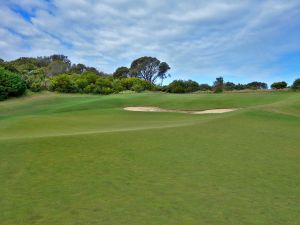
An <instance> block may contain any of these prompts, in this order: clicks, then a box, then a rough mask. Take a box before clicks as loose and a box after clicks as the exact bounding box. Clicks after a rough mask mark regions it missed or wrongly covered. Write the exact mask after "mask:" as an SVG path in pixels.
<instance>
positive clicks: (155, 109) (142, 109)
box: [124, 107, 237, 114]
mask: <svg viewBox="0 0 300 225" xmlns="http://www.w3.org/2000/svg"><path fill="white" fill-rule="evenodd" d="M124 109H125V110H127V111H135V112H179V113H190V114H217V113H227V112H233V111H235V110H237V109H209V110H203V111H186V110H173V109H162V108H158V107H126V108H124Z"/></svg>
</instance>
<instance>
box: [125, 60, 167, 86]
mask: <svg viewBox="0 0 300 225" xmlns="http://www.w3.org/2000/svg"><path fill="white" fill-rule="evenodd" d="M169 69H170V66H169V65H168V64H167V63H166V62H160V61H159V60H158V59H157V58H154V57H147V56H144V57H141V58H138V59H136V60H134V61H133V62H132V63H131V67H130V73H129V74H130V76H131V77H139V78H141V79H144V80H146V81H149V82H150V83H152V84H154V83H155V81H156V80H157V79H162V80H163V79H165V78H166V77H167V76H168V75H166V73H167V72H168V70H169Z"/></svg>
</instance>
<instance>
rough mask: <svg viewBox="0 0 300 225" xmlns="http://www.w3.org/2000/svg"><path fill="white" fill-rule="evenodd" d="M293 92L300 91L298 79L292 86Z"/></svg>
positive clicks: (299, 79)
mask: <svg viewBox="0 0 300 225" xmlns="http://www.w3.org/2000/svg"><path fill="white" fill-rule="evenodd" d="M292 89H293V90H298V91H299V90H300V78H298V79H296V80H295V81H294V83H293V85H292Z"/></svg>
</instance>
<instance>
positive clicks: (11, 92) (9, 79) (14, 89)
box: [0, 67, 26, 100]
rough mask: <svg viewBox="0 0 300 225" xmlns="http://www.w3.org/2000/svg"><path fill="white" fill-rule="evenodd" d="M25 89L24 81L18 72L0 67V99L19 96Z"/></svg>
mask: <svg viewBox="0 0 300 225" xmlns="http://www.w3.org/2000/svg"><path fill="white" fill-rule="evenodd" d="M25 91H26V83H25V81H24V80H23V78H22V77H21V76H20V75H19V74H16V73H13V72H11V71H9V70H6V69H4V68H3V67H0V100H3V99H6V98H8V97H17V96H21V95H23V94H24V92H25Z"/></svg>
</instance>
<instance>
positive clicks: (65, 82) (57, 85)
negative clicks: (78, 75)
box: [50, 74, 79, 93]
mask: <svg viewBox="0 0 300 225" xmlns="http://www.w3.org/2000/svg"><path fill="white" fill-rule="evenodd" d="M50 81H51V85H50V89H51V90H52V91H58V92H63V93H76V92H79V88H78V86H77V84H76V82H75V75H69V74H61V75H58V76H55V77H53V78H51V79H50Z"/></svg>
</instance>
